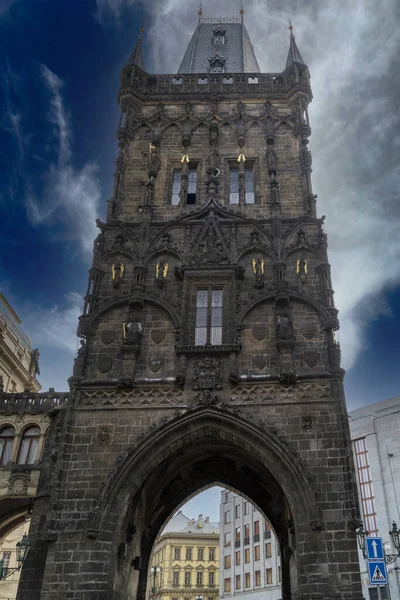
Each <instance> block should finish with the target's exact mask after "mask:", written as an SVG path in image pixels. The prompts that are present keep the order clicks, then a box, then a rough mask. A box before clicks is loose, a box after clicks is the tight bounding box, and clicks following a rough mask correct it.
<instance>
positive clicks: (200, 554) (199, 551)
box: [197, 548, 204, 560]
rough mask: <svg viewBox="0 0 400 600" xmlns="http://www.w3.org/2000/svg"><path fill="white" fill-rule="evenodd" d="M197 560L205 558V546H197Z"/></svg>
mask: <svg viewBox="0 0 400 600" xmlns="http://www.w3.org/2000/svg"><path fill="white" fill-rule="evenodd" d="M197 560H204V548H197Z"/></svg>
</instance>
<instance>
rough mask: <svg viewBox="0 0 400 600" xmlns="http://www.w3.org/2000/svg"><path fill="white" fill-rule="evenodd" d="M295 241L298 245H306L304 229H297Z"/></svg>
mask: <svg viewBox="0 0 400 600" xmlns="http://www.w3.org/2000/svg"><path fill="white" fill-rule="evenodd" d="M297 243H298V245H299V246H306V244H307V242H306V234H305V233H304V231H299V233H298V234H297Z"/></svg>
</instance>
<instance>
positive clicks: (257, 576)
mask: <svg viewBox="0 0 400 600" xmlns="http://www.w3.org/2000/svg"><path fill="white" fill-rule="evenodd" d="M254 575H255V584H254V585H256V586H259V585H261V571H255V573H254Z"/></svg>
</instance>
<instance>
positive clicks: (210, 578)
mask: <svg viewBox="0 0 400 600" xmlns="http://www.w3.org/2000/svg"><path fill="white" fill-rule="evenodd" d="M208 585H212V586H214V585H215V573H214V571H209V572H208Z"/></svg>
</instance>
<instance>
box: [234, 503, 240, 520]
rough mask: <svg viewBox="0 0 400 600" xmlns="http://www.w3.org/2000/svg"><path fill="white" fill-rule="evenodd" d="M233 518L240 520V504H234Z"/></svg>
mask: <svg viewBox="0 0 400 600" xmlns="http://www.w3.org/2000/svg"><path fill="white" fill-rule="evenodd" d="M235 518H236V519H239V518H240V504H236V506H235Z"/></svg>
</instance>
